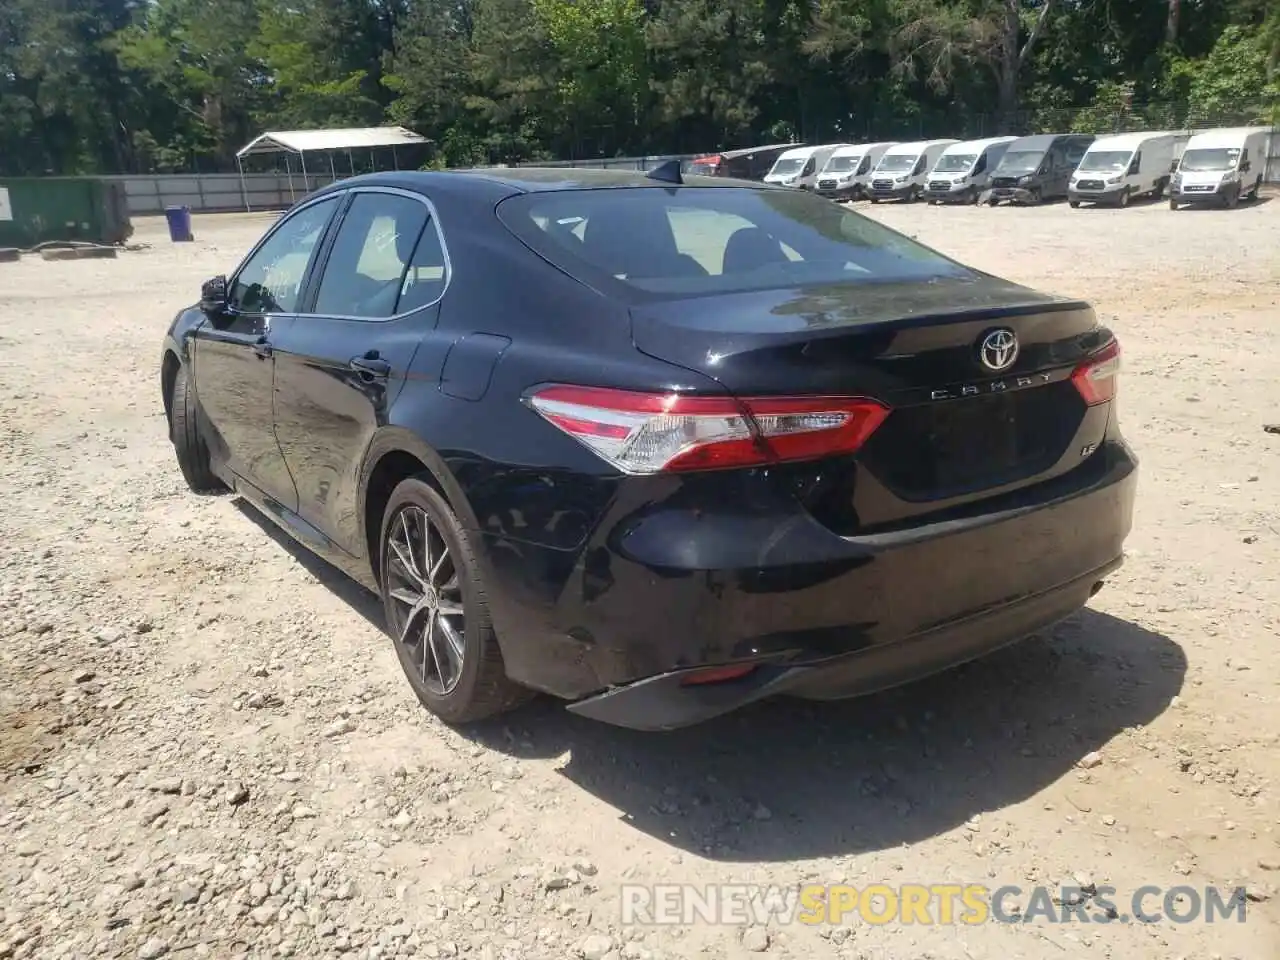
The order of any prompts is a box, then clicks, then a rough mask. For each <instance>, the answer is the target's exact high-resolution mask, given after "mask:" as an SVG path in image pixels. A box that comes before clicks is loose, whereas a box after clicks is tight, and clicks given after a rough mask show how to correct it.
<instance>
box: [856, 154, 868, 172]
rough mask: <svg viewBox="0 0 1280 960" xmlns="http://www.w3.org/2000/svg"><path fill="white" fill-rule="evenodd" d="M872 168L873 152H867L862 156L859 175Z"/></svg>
mask: <svg viewBox="0 0 1280 960" xmlns="http://www.w3.org/2000/svg"><path fill="white" fill-rule="evenodd" d="M870 170H871V154H867V155H866V156H865V157H863V158H862V162H861V163H860V164H858V173H857V176H859V177H861V176H863V175H865V174H866V173H868V172H869V171H870Z"/></svg>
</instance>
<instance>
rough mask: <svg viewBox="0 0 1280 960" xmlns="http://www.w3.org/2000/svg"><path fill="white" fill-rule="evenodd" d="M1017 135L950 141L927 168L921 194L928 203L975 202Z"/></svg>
mask: <svg viewBox="0 0 1280 960" xmlns="http://www.w3.org/2000/svg"><path fill="white" fill-rule="evenodd" d="M1017 139H1018V138H1017V137H990V138H988V139H986V140H965V141H963V142H961V143H953V144H952V145H951V146H949V147H947V148H946V149H945V150H943V151H942V155H941V156H940V157H938V162H937V163H935V164H934V165H933V169H932V170H930V171H929V178H928V181H927V182H926V183H925V188H924V197H925V199H926V200H928V201H929V202H930V203H977V202H978V198H979V197H980V196H981V195H982V191H983V190H985V189H986V188H987V184H988V183H989V182H990V180H991V171H992V170H994V169H995V168H996V167H997V166H999V164H1000V158H1001V157H1003V156H1004V152H1005V151H1006V150H1007V149H1009V144H1011V143H1013V141H1015V140H1017Z"/></svg>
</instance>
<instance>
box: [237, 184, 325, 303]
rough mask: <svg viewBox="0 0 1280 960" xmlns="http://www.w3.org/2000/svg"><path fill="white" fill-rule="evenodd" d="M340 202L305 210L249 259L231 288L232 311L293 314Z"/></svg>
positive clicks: (292, 216)
mask: <svg viewBox="0 0 1280 960" xmlns="http://www.w3.org/2000/svg"><path fill="white" fill-rule="evenodd" d="M337 205H338V198H337V197H332V198H330V199H328V200H322V201H320V202H319V203H313V204H312V205H311V206H309V207H304V208H303V209H301V210H299V211H298V212H297V213H294V214H292V215H291V216H289V217H288V218H287V219H286V220H284V221H283V222H282V223H281V224H280V225H279V226H278V227H277V228H276V230H275V232H274V233H272V234H271V236H270V237H268V238H267V241H266V242H265V243H264V244H263V245H262V246H261V247H259V248H258V250H257V252H256V253H254V255H253V256H252V257H250V258H249V260H248V262H246V263H245V265H244V267H243V268H242V269H241V270H240V272H239V273H238V274H237V275H236V279H235V282H234V283H233V284H232V287H231V295H230V298H229V299H230V303H231V306H232V308H234V309H235V310H238V311H240V312H242V313H291V312H292V311H294V310H296V309H297V308H298V295H299V294H300V293H301V291H302V281H303V278H304V277H305V276H306V273H307V265H308V264H309V263H310V262H311V255H312V254H313V253H314V252H315V249H316V244H317V243H318V242H319V240H320V235H321V234H322V233H323V232H324V228H325V224H327V223H328V222H329V217H331V216H332V215H333V211H334V209H335V208H336V207H337Z"/></svg>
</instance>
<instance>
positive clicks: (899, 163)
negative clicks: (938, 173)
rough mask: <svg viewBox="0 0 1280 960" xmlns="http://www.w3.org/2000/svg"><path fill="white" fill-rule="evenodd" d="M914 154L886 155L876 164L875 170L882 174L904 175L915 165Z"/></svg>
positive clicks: (915, 155)
mask: <svg viewBox="0 0 1280 960" xmlns="http://www.w3.org/2000/svg"><path fill="white" fill-rule="evenodd" d="M917 157H918V154H915V153H886V154H885V155H884V156H883V157H881V158H880V162H879V163H878V164H876V170H877V171H880V172H882V173H905V172H906V171H908V170H910V169H911V168H912V167H914V166H915V165H916V158H917Z"/></svg>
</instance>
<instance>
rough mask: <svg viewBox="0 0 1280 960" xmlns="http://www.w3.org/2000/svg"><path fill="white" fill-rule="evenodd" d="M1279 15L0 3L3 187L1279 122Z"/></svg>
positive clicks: (1023, 4) (825, 2) (1146, 10)
mask: <svg viewBox="0 0 1280 960" xmlns="http://www.w3.org/2000/svg"><path fill="white" fill-rule="evenodd" d="M1278 63H1280V3H1277V2H1276V0H1218V2H1215V3H1205V2H1193V0H1159V2H1157V0H1088V2H1079V0H0V144H3V149H0V174H24V173H37V174H39V173H46V172H48V173H58V174H63V173H86V172H95V171H100V172H109V171H186V170H193V169H194V170H214V169H234V153H235V150H236V149H237V148H239V147H240V146H241V145H243V144H244V143H245V142H246V141H247V140H248V139H250V138H251V137H252V136H254V135H256V134H258V133H260V132H262V131H263V130H264V129H272V128H275V129H282V128H311V127H324V126H363V125H372V124H379V123H400V124H404V125H405V126H408V127H411V128H413V129H415V130H417V131H419V132H421V133H422V134H424V135H425V136H427V137H428V138H430V140H431V141H432V143H433V144H434V151H433V156H432V159H431V161H430V163H431V165H432V166H433V167H437V168H439V167H445V166H467V165H478V164H487V163H495V162H518V161H527V160H536V159H546V158H574V157H584V156H608V155H618V154H628V153H660V152H691V151H697V150H714V149H728V148H732V147H735V146H743V145H747V144H750V143H753V142H760V141H762V140H768V141H778V140H789V139H798V140H805V141H808V142H820V141H822V140H834V139H842V140H853V139H862V138H869V137H876V138H880V137H894V138H899V139H906V138H914V137H921V136H930V135H938V136H944V135H954V136H969V135H971V136H979V135H987V134H990V133H992V132H995V131H997V130H999V129H1008V130H1012V131H1015V132H1024V131H1031V130H1068V129H1070V130H1080V131H1089V132H1096V133H1104V132H1111V131H1115V130H1123V129H1134V128H1138V127H1143V126H1163V127H1168V126H1176V125H1180V124H1182V123H1185V122H1195V123H1206V122H1222V123H1231V124H1235V123H1244V122H1256V121H1271V122H1276V121H1278V120H1280V72H1278V70H1277V65H1278Z"/></svg>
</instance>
